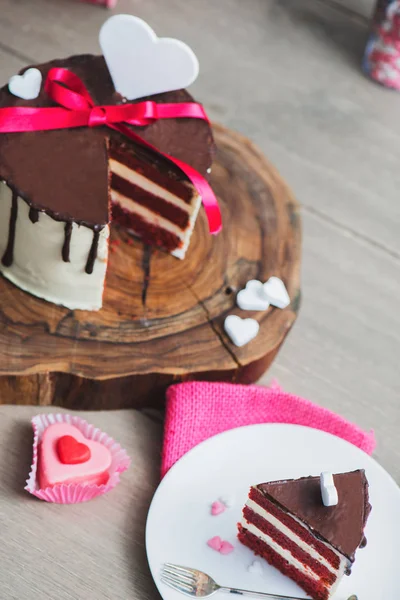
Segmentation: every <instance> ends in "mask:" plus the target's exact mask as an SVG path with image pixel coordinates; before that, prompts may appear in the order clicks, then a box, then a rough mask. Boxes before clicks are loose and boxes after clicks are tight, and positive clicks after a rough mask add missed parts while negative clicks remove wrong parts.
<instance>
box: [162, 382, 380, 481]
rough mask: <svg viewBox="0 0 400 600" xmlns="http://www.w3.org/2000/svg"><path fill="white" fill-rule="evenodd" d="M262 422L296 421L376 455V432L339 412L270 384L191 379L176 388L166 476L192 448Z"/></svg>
mask: <svg viewBox="0 0 400 600" xmlns="http://www.w3.org/2000/svg"><path fill="white" fill-rule="evenodd" d="M257 423H292V424H296V425H306V426H308V427H314V428H315V429H321V430H322V431H327V432H328V433H332V434H333V435H337V436H338V437H341V438H343V439H344V440H347V441H348V442H351V443H352V444H354V445H355V446H358V447H359V448H361V450H364V452H367V454H372V451H373V450H374V448H375V436H374V432H373V431H372V430H371V431H370V432H365V431H363V430H362V429H360V428H359V427H357V425H353V424H352V423H350V422H349V421H346V420H345V419H343V418H342V417H340V416H338V415H336V414H335V413H333V412H331V411H330V410H327V409H326V408H322V407H321V406H317V405H316V404H313V403H312V402H310V401H309V400H304V399H303V398H299V397H298V396H294V395H293V394H287V393H286V392H284V391H283V390H282V389H281V388H280V387H279V386H278V385H276V384H275V385H272V387H270V388H266V387H261V386H256V385H250V386H246V385H237V384H230V383H209V382H196V381H195V382H190V383H181V384H178V385H173V386H171V387H170V388H169V389H168V391H167V408H166V421H165V434H164V447H163V456H162V467H161V474H162V476H164V475H165V473H166V472H167V471H168V470H169V469H170V468H171V467H172V465H174V464H175V463H176V461H177V460H179V459H180V458H181V456H183V455H184V454H186V452H188V450H190V449H191V448H193V447H194V446H196V445H197V444H199V443H200V442H203V441H204V440H206V439H208V438H210V437H212V436H213V435H217V434H218V433H221V432H223V431H227V430H228V429H233V428H235V427H242V426H244V425H254V424H257Z"/></svg>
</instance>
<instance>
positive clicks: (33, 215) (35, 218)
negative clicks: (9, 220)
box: [29, 206, 39, 223]
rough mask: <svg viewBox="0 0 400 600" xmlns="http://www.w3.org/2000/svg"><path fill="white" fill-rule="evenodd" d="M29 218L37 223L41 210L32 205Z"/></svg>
mask: <svg viewBox="0 0 400 600" xmlns="http://www.w3.org/2000/svg"><path fill="white" fill-rule="evenodd" d="M29 218H30V220H31V221H32V223H37V222H38V221H39V211H38V209H37V208H33V206H31V207H30V209H29Z"/></svg>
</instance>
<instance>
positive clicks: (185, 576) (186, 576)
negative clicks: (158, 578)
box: [163, 565, 196, 583]
mask: <svg viewBox="0 0 400 600" xmlns="http://www.w3.org/2000/svg"><path fill="white" fill-rule="evenodd" d="M163 574H164V575H165V574H168V575H174V576H175V577H177V578H179V579H181V580H182V581H184V582H185V583H195V582H196V578H195V576H194V574H193V573H191V572H190V571H187V570H184V569H175V568H174V567H173V566H171V567H170V566H167V565H165V566H164V568H163Z"/></svg>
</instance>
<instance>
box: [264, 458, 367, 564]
mask: <svg viewBox="0 0 400 600" xmlns="http://www.w3.org/2000/svg"><path fill="white" fill-rule="evenodd" d="M333 479H334V482H335V486H336V489H337V491H338V496H339V502H338V504H337V505H336V506H324V504H323V502H322V497H321V488H320V478H319V477H303V478H301V479H290V480H288V481H272V482H270V483H262V484H260V485H258V486H257V488H258V489H259V490H260V491H261V492H262V493H263V494H264V495H265V496H266V497H267V498H268V499H269V500H271V501H272V502H274V503H275V504H277V505H278V506H280V508H282V509H283V510H285V511H287V512H289V513H290V514H292V515H294V516H295V517H297V518H298V519H300V520H301V521H302V522H303V523H304V524H306V525H308V526H309V527H310V528H311V529H312V530H313V532H314V533H315V535H317V536H318V537H320V538H321V539H323V540H324V541H326V542H328V543H329V544H331V545H332V546H333V547H334V548H336V549H337V550H339V552H341V553H342V554H344V555H345V556H346V557H347V558H348V559H349V560H350V561H352V562H353V561H354V555H355V552H356V550H357V548H359V547H360V545H362V543H363V540H364V527H365V524H366V522H367V518H368V515H369V513H370V511H371V505H370V504H369V501H368V481H367V478H366V476H365V472H364V470H362V469H361V470H358V471H353V472H351V473H340V474H338V475H334V476H333Z"/></svg>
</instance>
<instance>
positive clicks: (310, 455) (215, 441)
mask: <svg viewBox="0 0 400 600" xmlns="http://www.w3.org/2000/svg"><path fill="white" fill-rule="evenodd" d="M358 468H364V469H365V470H366V475H367V478H368V480H369V484H370V501H371V504H372V512H371V515H370V517H369V520H368V524H367V527H366V531H365V533H366V537H367V540H368V544H367V547H366V548H364V549H360V550H358V552H357V556H356V562H355V564H354V567H353V572H352V575H351V576H350V577H346V576H345V577H344V578H343V580H342V582H341V584H340V586H339V588H338V591H337V593H336V594H335V596H334V598H335V600H342V599H345V598H347V597H348V596H350V594H357V596H358V600H398V599H399V598H400V568H399V564H400V563H399V560H400V559H399V555H400V489H399V488H398V487H397V485H396V483H395V482H394V481H393V479H391V477H390V476H389V475H388V473H386V471H385V470H384V469H383V468H382V467H381V466H380V465H379V464H378V463H376V462H375V461H374V460H373V459H372V458H370V457H369V456H367V455H366V454H365V453H364V452H362V451H361V450H359V449H358V448H356V447H355V446H353V445H352V444H349V443H348V442H345V441H343V440H342V439H340V438H338V437H336V436H333V435H330V434H327V433H324V432H322V431H318V430H316V429H310V428H308V427H300V426H297V425H280V424H278V425H268V424H266V425H252V426H249V427H241V428H238V429H233V430H231V431H228V432H226V433H223V434H221V435H218V436H215V437H212V438H210V439H209V440H207V441H206V442H203V443H202V444H200V445H198V446H196V447H195V448H194V449H193V450H191V451H190V452H188V453H187V454H186V455H185V456H184V457H183V458H182V459H181V460H180V461H179V462H178V463H177V464H176V465H175V466H174V467H173V468H172V469H171V470H170V471H169V473H168V474H167V475H166V476H165V477H164V479H163V481H162V482H161V484H160V486H159V488H158V490H157V491H156V493H155V496H154V498H153V501H152V504H151V507H150V511H149V514H148V519H147V526H146V547H147V556H148V561H149V565H150V570H151V573H152V575H153V578H154V581H155V583H156V585H157V587H158V589H159V592H160V594H161V596H162V597H163V598H164V600H182V598H183V597H184V596H183V595H182V594H180V593H179V592H175V591H174V590H172V589H171V588H169V587H168V586H166V585H165V584H163V583H162V582H161V581H160V571H161V567H162V565H163V564H164V563H165V562H171V563H176V564H180V565H185V566H189V567H194V568H197V569H200V570H203V571H205V572H206V573H208V574H209V575H211V576H212V577H214V578H215V579H216V581H217V582H218V583H220V584H225V585H229V586H233V587H240V588H245V589H254V590H258V591H265V592H271V593H275V594H287V595H293V596H299V597H300V598H303V597H304V598H307V596H306V595H305V593H304V592H303V591H302V590H301V589H300V588H299V587H298V586H297V585H296V584H294V583H293V582H292V581H291V580H290V579H288V578H286V577H284V576H283V575H281V573H279V572H278V571H277V570H276V569H274V568H273V567H270V566H269V565H268V564H267V563H266V562H265V561H263V560H262V559H259V558H258V559H257V560H258V561H260V562H262V565H263V572H262V574H261V575H259V574H254V573H250V572H248V570H247V568H248V566H249V565H250V564H251V563H252V561H253V560H255V558H256V557H255V556H254V555H253V553H252V552H251V551H250V550H249V549H247V548H245V547H244V546H242V545H241V544H240V543H239V542H238V541H237V540H236V523H237V522H238V521H239V520H240V517H241V510H242V507H243V505H244V503H245V501H246V498H247V494H248V490H249V487H250V485H254V484H257V483H262V482H264V481H272V480H276V479H287V478H292V477H294V478H296V477H302V476H305V475H319V474H320V473H321V471H332V472H333V473H339V472H344V471H351V470H354V469H358ZM220 496H225V497H230V498H231V499H232V500H233V505H232V507H231V508H230V509H228V510H227V511H225V512H224V513H223V514H221V515H219V516H216V517H213V516H211V514H210V505H211V503H212V502H213V501H215V500H217V499H218V498H219V497H220ZM215 535H219V536H220V537H221V538H222V539H223V540H227V541H229V542H231V543H232V544H234V546H235V550H234V552H232V553H231V554H229V555H225V556H223V555H221V554H219V553H218V552H215V551H214V550H212V549H211V548H209V547H208V546H207V544H206V542H207V540H208V539H210V538H211V537H213V536H215ZM221 598H222V599H223V595H222V594H221Z"/></svg>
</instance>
